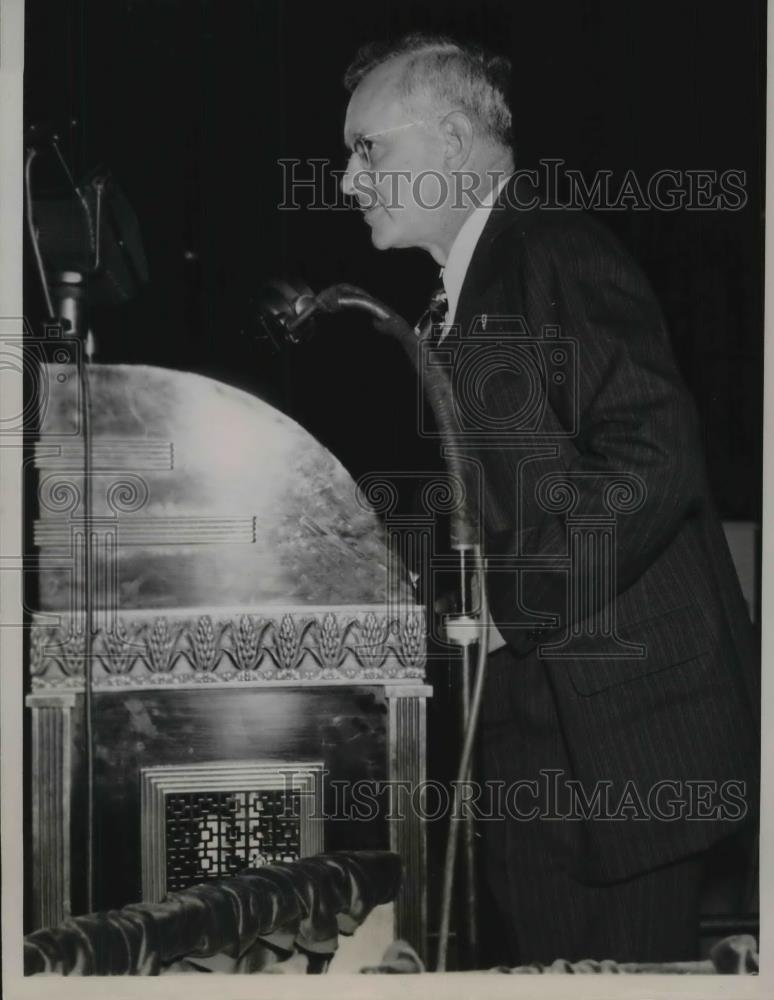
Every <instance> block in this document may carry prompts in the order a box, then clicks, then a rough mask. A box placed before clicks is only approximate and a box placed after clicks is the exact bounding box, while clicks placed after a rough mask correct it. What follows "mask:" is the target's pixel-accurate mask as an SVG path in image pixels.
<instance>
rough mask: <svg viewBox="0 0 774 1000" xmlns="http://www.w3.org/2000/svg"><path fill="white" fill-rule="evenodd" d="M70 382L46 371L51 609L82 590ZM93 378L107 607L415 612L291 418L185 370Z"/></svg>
mask: <svg viewBox="0 0 774 1000" xmlns="http://www.w3.org/2000/svg"><path fill="white" fill-rule="evenodd" d="M64 375H65V376H67V377H63V372H62V370H61V366H59V367H57V369H56V376H55V374H54V367H53V366H51V367H47V368H46V369H45V371H44V378H45V380H46V383H47V385H46V388H47V392H44V393H43V394H42V396H41V398H42V399H43V400H44V402H43V405H42V406H41V410H42V413H41V424H42V426H41V434H40V440H39V443H38V445H37V448H36V465H37V466H38V468H39V488H38V502H39V518H38V520H37V522H36V524H35V541H36V543H37V544H38V545H39V546H40V548H41V553H42V557H43V560H44V567H43V570H42V573H41V578H40V579H41V592H40V600H39V607H40V609H41V610H42V611H50V610H64V609H65V608H71V607H73V606H75V607H77V606H79V604H80V594H81V593H82V586H81V584H80V582H79V580H80V578H81V573H80V572H79V570H78V563H79V561H80V560H79V549H80V547H81V546H82V542H83V535H84V518H83V499H84V489H83V486H84V484H83V472H82V468H83V451H82V447H83V446H82V438H81V435H80V430H79V426H78V381H77V378H75V372H74V370H72V369H70V370H69V371H65V372H64ZM89 379H90V384H91V397H92V422H93V437H94V441H93V469H94V474H93V494H92V495H93V507H92V514H93V525H92V529H93V539H94V551H95V553H96V563H97V565H96V567H95V586H96V588H97V593H96V604H95V607H108V606H109V607H115V609H116V610H120V611H125V610H129V609H135V608H138V609H139V608H143V609H155V608H166V609H171V608H189V607H196V606H202V605H207V606H210V607H211V606H213V605H215V606H222V607H226V606H231V607H233V606H242V607H244V606H251V605H266V604H272V603H277V604H284V605H287V604H289V603H292V604H294V605H299V604H300V605H303V604H314V605H318V606H319V605H339V604H352V605H373V604H381V603H383V602H384V601H385V600H386V598H387V597H388V592H390V593H391V595H392V597H393V599H394V598H395V597H397V596H398V594H399V593H400V595H401V597H402V599H403V600H405V599H409V600H410V596H409V589H408V585H407V584H406V582H405V577H404V575H403V574H402V573H395V574H390V573H389V572H388V554H387V549H386V547H385V542H384V531H383V528H382V526H381V524H380V522H379V520H378V518H377V517H376V515H375V514H374V513H373V512H372V511H371V510H370V509H367V508H366V507H365V506H364V505H363V504H362V503H361V502H360V501H359V499H358V497H357V491H356V487H355V484H354V482H353V480H352V478H351V477H350V476H349V474H348V473H347V471H346V470H345V469H344V467H343V466H342V465H341V463H340V462H338V461H337V459H336V458H334V456H333V455H331V453H330V452H329V451H327V450H326V449H325V448H324V447H323V446H322V445H321V444H320V443H319V442H318V441H316V440H315V439H314V438H313V437H312V435H311V434H309V433H308V432H307V431H306V430H304V429H303V428H302V427H300V426H299V425H298V424H296V423H295V422H294V421H293V420H291V419H290V418H289V417H287V416H285V415H284V414H282V413H280V412H279V411H277V410H275V409H274V408H273V407H271V406H269V405H268V404H267V403H265V402H263V401H262V400H260V399H258V398H256V397H254V396H252V395H250V394H248V393H246V392H242V391H240V390H238V389H235V388H233V387H231V386H228V385H225V384H222V383H219V382H216V381H214V380H212V379H209V378H205V377H203V376H200V375H194V374H190V373H187V372H179V371H172V370H167V369H160V368H151V367H146V366H125V365H105V366H101V365H94V366H90V369H89ZM54 564H56V565H54ZM392 576H394V577H395V578H396V579H395V580H394V581H392V582H389V583H388V577H392Z"/></svg>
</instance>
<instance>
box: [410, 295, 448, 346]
mask: <svg viewBox="0 0 774 1000" xmlns="http://www.w3.org/2000/svg"><path fill="white" fill-rule="evenodd" d="M448 309H449V302H448V299H447V298H446V289H445V288H444V287H443V285H441V286H440V287H439V288H436V290H435V291H434V292H433V294H432V295H431V296H430V302H429V303H428V306H427V309H425V311H424V312H423V313H422V315H421V316H420V317H419V319H418V320H417V325H416V326H415V327H414V331H415V333H416V335H417V336H418V337H419V339H420V340H429V339H430V338H431V337H435V338H438V337H439V336H441V335H442V334H443V324H444V323H445V322H446V313H447V312H448Z"/></svg>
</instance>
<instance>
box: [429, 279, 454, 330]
mask: <svg viewBox="0 0 774 1000" xmlns="http://www.w3.org/2000/svg"><path fill="white" fill-rule="evenodd" d="M448 308H449V300H448V298H447V297H446V289H445V288H444V287H443V285H440V286H439V287H438V288H436V290H435V291H434V292H433V294H432V295H431V296H430V302H429V303H428V306H427V311H428V312H430V313H432V314H433V315H434V316H438V317H439V318H438V319H436V320H434V322H436V323H441V322H443V320H444V318H445V317H446V313H447V310H448Z"/></svg>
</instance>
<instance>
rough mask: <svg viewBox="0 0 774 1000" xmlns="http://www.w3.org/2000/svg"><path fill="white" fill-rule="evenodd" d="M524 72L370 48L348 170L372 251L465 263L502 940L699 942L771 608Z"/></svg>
mask: <svg viewBox="0 0 774 1000" xmlns="http://www.w3.org/2000/svg"><path fill="white" fill-rule="evenodd" d="M508 72H509V67H508V64H507V61H506V60H503V59H500V58H497V57H492V56H489V55H487V54H486V53H483V52H481V51H478V50H473V49H471V48H469V47H467V46H463V45H459V44H458V43H455V42H453V41H451V40H449V39H443V38H431V37H424V36H410V37H408V38H407V39H404V40H402V41H401V42H399V43H398V44H397V45H394V46H391V47H383V48H370V49H366V50H363V51H361V53H359V54H358V57H357V58H356V59H355V61H354V62H353V64H352V66H351V67H350V69H349V71H348V73H347V77H346V79H345V83H346V85H347V87H348V89H349V91H350V94H351V97H350V101H349V105H348V108H347V115H346V122H345V141H346V143H347V145H348V147H349V149H350V150H351V153H352V155H351V158H350V161H349V164H348V168H347V173H346V175H345V177H344V180H343V187H344V190H345V192H346V193H348V194H350V195H353V196H354V197H356V198H357V200H358V202H359V204H360V206H361V208H362V210H363V213H364V218H365V221H366V223H367V225H368V226H369V228H370V231H371V240H372V243H373V245H374V246H375V247H376V248H378V249H380V250H384V249H388V248H399V247H421V248H423V249H425V250H426V251H427V252H428V253H430V254H431V256H432V257H433V259H434V260H435V261H436V262H437V263H438V264H439V265H440V266H441V267H442V269H443V270H442V272H441V278H442V281H443V285H444V289H445V292H446V299H447V314H446V324H447V329H448V331H449V332H448V340H445V341H443V343H442V345H441V346H442V347H443V346H444V345H445V347H446V348H447V355H448V357H449V359H450V360H448V361H447V364H448V366H449V369H450V378H451V382H452V384H453V385H454V386H455V390H456V392H457V396H456V398H455V401H454V402H455V413H456V414H457V417H458V420H459V424H460V430H461V432H462V435H463V438H462V439H463V441H464V442H465V445H464V447H465V449H466V454H468V455H469V456H470V457H471V458H472V459H475V461H476V463H477V465H478V468H479V470H480V475H481V477H482V481H483V491H484V502H483V505H482V513H483V524H482V529H483V531H482V533H483V537H484V540H485V549H486V554H487V557H488V559H489V570H488V576H487V590H488V594H489V602H490V606H491V613H492V618H493V623H492V626H491V629H490V632H491V641H490V644H489V649H490V654H489V662H488V676H487V683H486V690H485V699H484V707H483V714H482V729H481V751H482V771H481V775H480V777H481V778H482V779H483V780H484V781H487V782H491V783H493V785H492V787H495V785H496V783H498V782H500V783H502V785H501V786H500V787H501V788H502V787H504V788H505V789H507V793H506V800H505V802H504V808H503V812H502V818H501V819H500V820H497V821H488V822H486V823H482V824H481V826H482V828H483V831H484V835H485V837H486V846H485V851H486V867H487V872H488V876H489V883H490V886H491V889H492V892H493V893H494V896H495V898H496V900H497V903H498V906H499V908H500V911H501V913H502V916H503V921H504V925H505V928H506V933H507V937H508V944H509V949H510V953H509V956H508V958H509V960H510V961H512V962H517V961H519V962H530V961H541V962H550V961H552V960H554V959H556V958H558V957H562V958H566V959H569V960H571V961H574V960H578V959H581V958H588V957H591V958H612V959H616V960H618V961H629V960H639V961H667V960H680V959H689V958H692V957H695V951H696V947H697V920H698V913H697V907H698V894H699V889H700V885H701V880H702V873H703V866H704V858H705V855H706V852H707V850H708V849H709V848H710V847H711V846H712V845H714V844H716V843H717V842H719V841H720V840H722V839H723V838H725V837H727V836H730V835H733V834H735V833H736V832H737V831H738V830H739V829H741V827H742V826H743V824H744V822H745V821H747V823H748V824H749V823H750V821H751V818H752V816H753V814H754V811H755V801H756V791H757V754H758V751H757V739H758V731H759V724H758V721H757V713H758V702H759V696H758V672H757V658H756V654H755V649H754V643H753V639H752V634H751V627H750V622H749V619H748V617H747V612H746V607H745V604H744V601H743V599H742V596H741V593H740V590H739V586H738V583H737V580H736V576H735V572H734V568H733V564H732V562H731V559H730V555H729V552H728V549H727V546H726V542H725V539H724V536H723V532H722V528H721V525H720V522H719V520H718V517H717V514H716V512H715V510H714V508H713V504H712V501H711V499H710V497H709V494H708V490H707V485H706V481H705V475H704V470H703V463H702V457H701V447H700V433H699V427H698V421H697V416H696V413H695V410H694V406H693V404H692V402H691V400H690V398H689V396H688V394H687V392H686V390H685V387H684V386H683V384H682V382H681V379H680V376H679V374H678V372H677V369H676V366H675V363H674V359H673V357H672V352H671V348H670V345H669V340H668V335H667V332H666V330H665V327H664V322H663V319H662V316H661V314H660V311H659V308H658V305H657V303H656V302H655V300H654V298H653V295H652V293H651V291H650V289H649V288H648V285H647V282H646V280H645V278H644V276H643V275H642V273H641V272H640V270H639V269H638V267H637V265H636V264H635V263H634V261H633V260H632V259H631V258H630V257H629V256H628V255H627V253H626V252H625V251H624V249H623V248H622V247H621V246H620V245H619V244H618V243H617V242H616V240H615V239H614V238H613V237H612V236H611V235H610V234H609V233H608V232H607V231H606V230H605V229H604V228H603V227H601V226H600V225H598V224H597V223H596V222H594V221H593V220H591V219H590V218H588V217H586V216H584V215H583V214H582V213H580V212H577V211H562V210H557V208H556V206H551V205H545V204H543V203H541V200H540V198H539V196H537V195H536V193H535V192H534V191H532V190H531V189H530V188H529V187H528V186H527V185H526V184H525V182H524V179H523V178H519V177H518V176H517V174H516V170H515V164H514V158H513V153H512V149H511V136H510V128H511V115H510V111H509V109H508V105H507V101H506V93H507V90H508V82H507V78H508ZM487 359H488V362H487ZM465 366H467V369H468V371H467V372H466V371H464V370H463V369H464V368H465Z"/></svg>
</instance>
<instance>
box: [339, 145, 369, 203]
mask: <svg viewBox="0 0 774 1000" xmlns="http://www.w3.org/2000/svg"><path fill="white" fill-rule="evenodd" d="M341 190H342V191H343V193H344V194H345V195H346V196H347V197H349V198H355V199H356V200H357V201H358V202H359V204H360V206H361V208H373V206H374V205H375V204H376V186H375V184H374V178H373V177H372V176H371V174H370V172H369V171H368V170H364V169H363V164H362V162H361V160H360V157H359V156H358V155H357V153H352V155H351V156H350V158H349V160H348V161H347V168H346V170H345V171H344V174H343V176H342V178H341Z"/></svg>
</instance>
